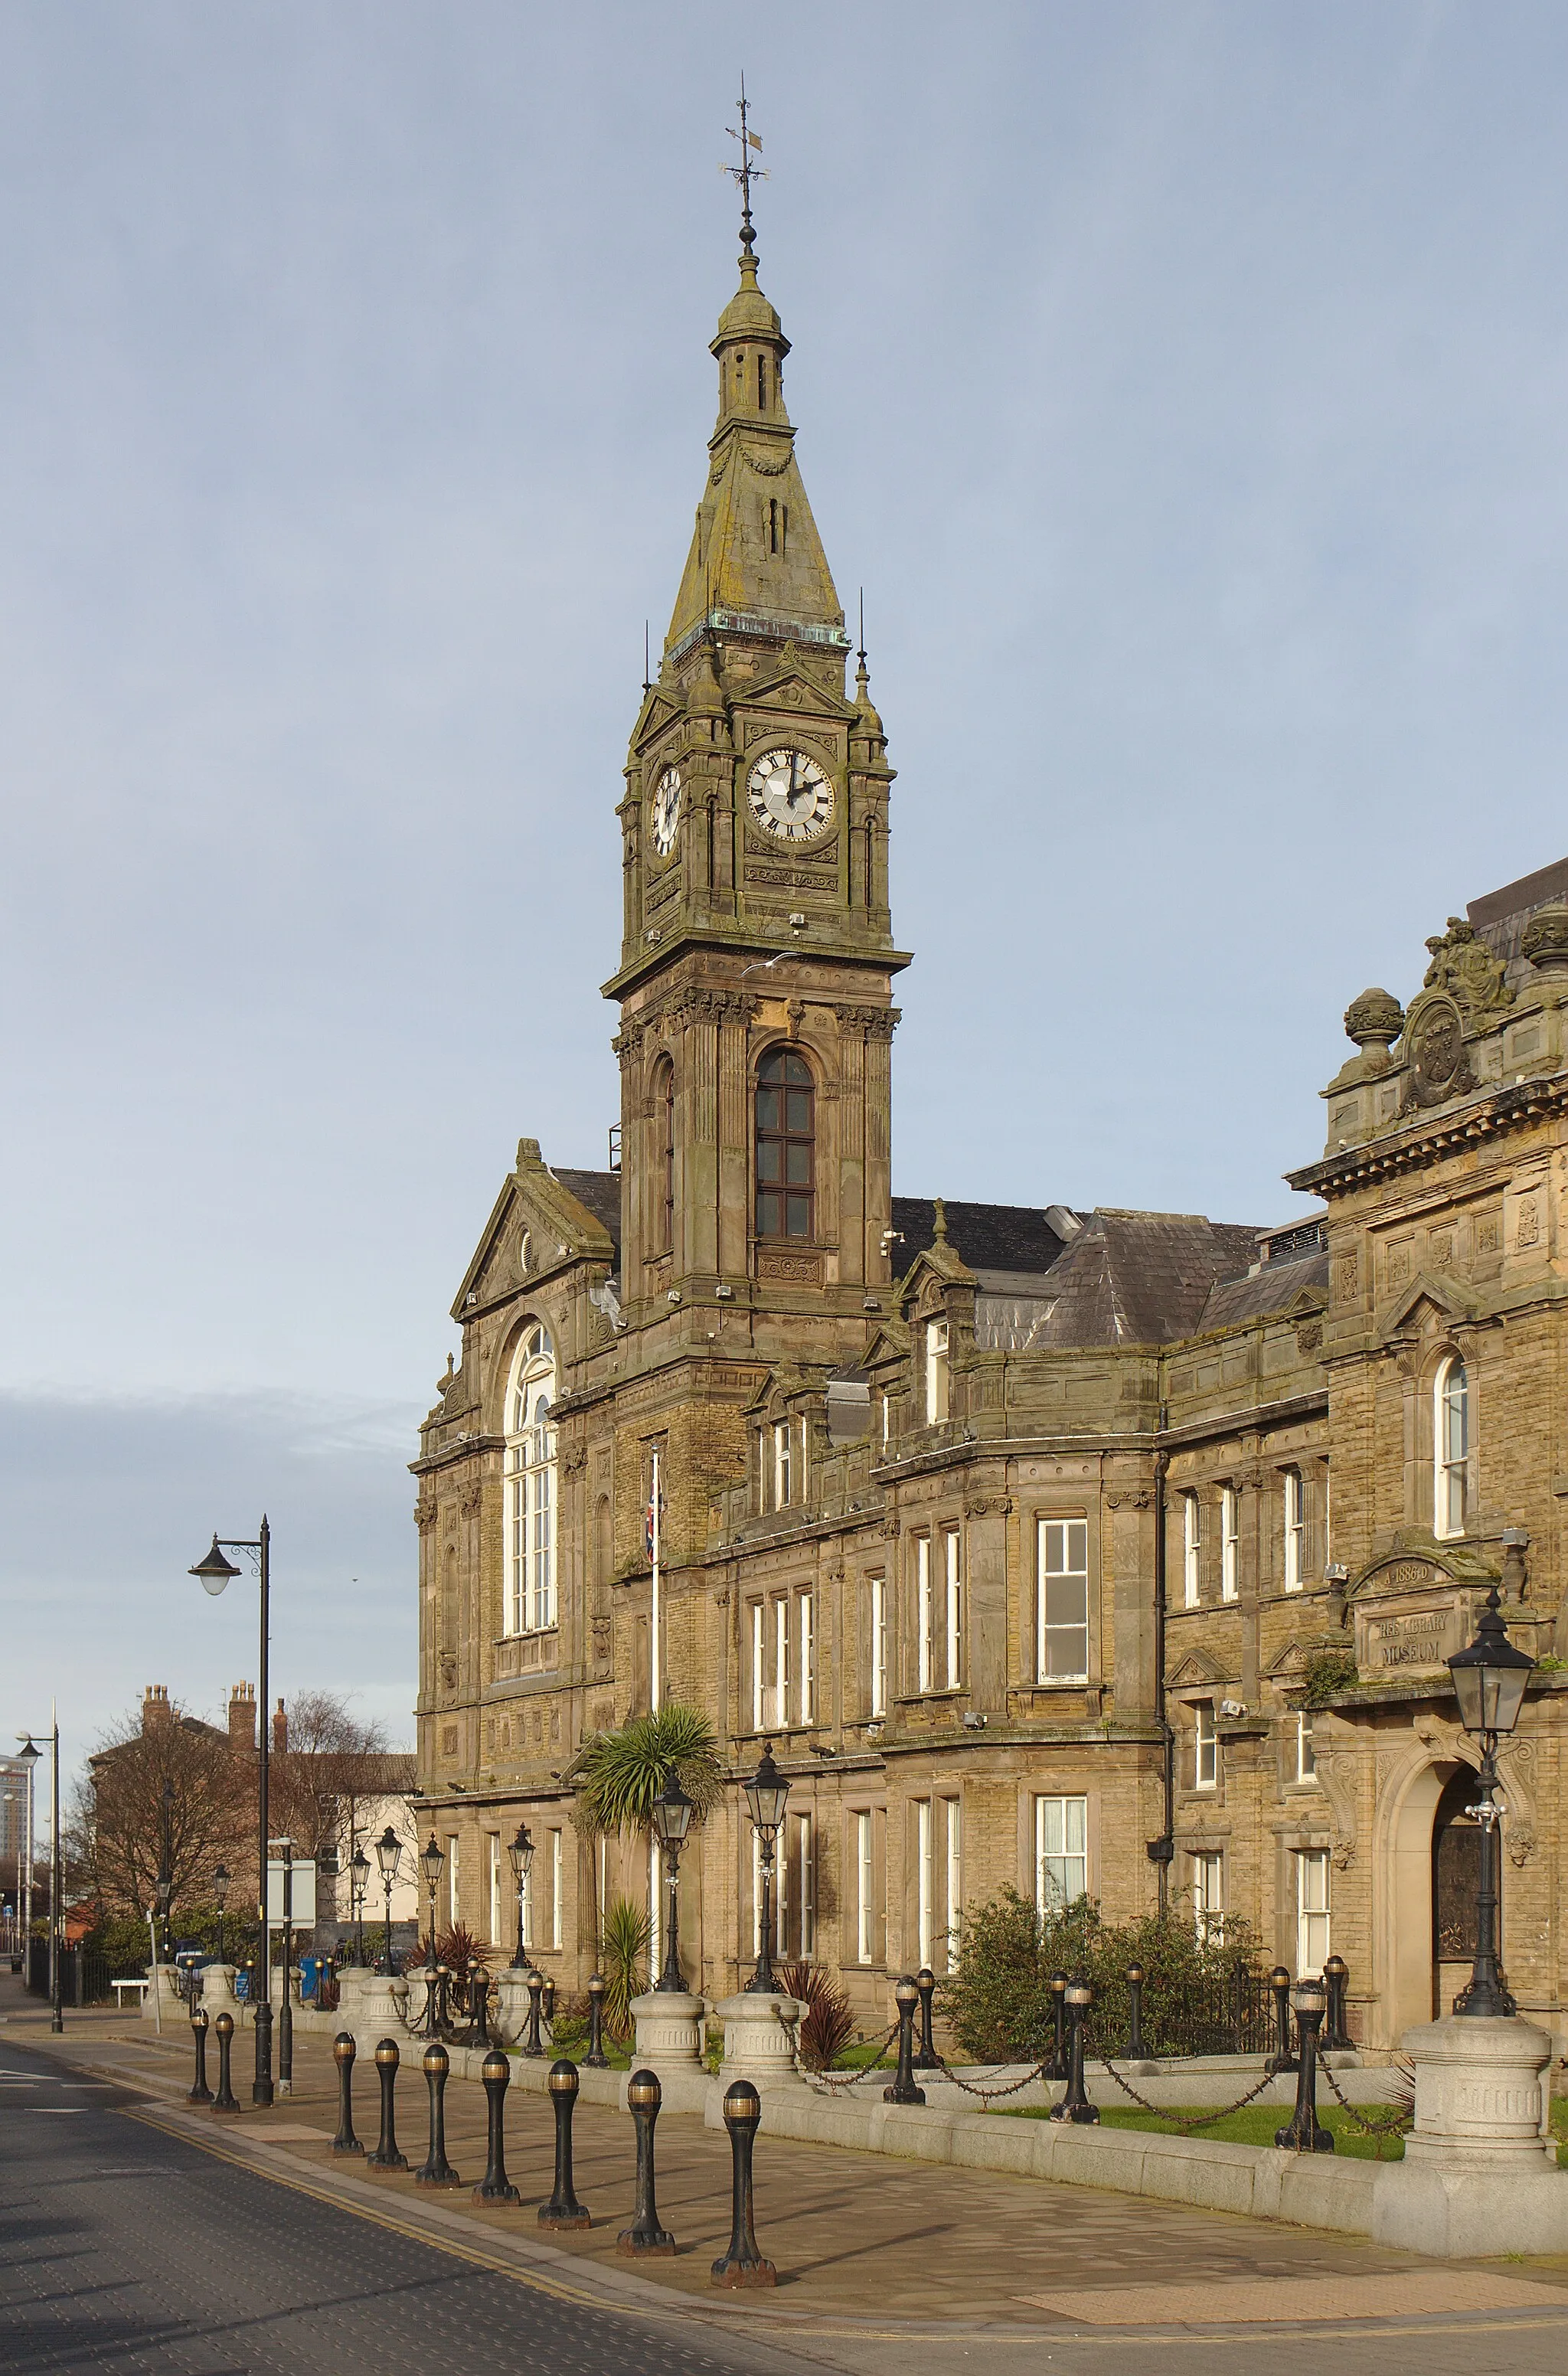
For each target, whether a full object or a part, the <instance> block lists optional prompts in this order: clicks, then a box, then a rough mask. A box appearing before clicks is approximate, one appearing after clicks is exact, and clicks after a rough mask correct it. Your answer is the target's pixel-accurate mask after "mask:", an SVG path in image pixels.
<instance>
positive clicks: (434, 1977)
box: [414, 1964, 441, 2037]
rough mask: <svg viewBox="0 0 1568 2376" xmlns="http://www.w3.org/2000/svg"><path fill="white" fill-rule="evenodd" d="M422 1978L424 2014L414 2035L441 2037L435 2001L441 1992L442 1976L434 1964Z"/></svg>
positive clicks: (424, 1972)
mask: <svg viewBox="0 0 1568 2376" xmlns="http://www.w3.org/2000/svg"><path fill="white" fill-rule="evenodd" d="M422 1978H423V1981H424V2012H423V2014H422V2017H421V2020H420V2026H419V2028H418V2029H417V2030H416V2032H415V2033H414V2034H415V2036H416V2037H440V2035H441V2024H440V2021H439V2019H438V2018H437V2015H436V2010H435V2000H436V1998H437V1996H438V1995H439V1993H440V1990H441V1974H440V1971H439V1969H438V1968H437V1966H435V1965H434V1964H427V1965H426V1966H425V1967H424V1971H423V1973H422Z"/></svg>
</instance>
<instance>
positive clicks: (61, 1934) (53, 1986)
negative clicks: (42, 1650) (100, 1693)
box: [29, 1717, 65, 2037]
mask: <svg viewBox="0 0 1568 2376" xmlns="http://www.w3.org/2000/svg"><path fill="white" fill-rule="evenodd" d="M29 1738H31V1735H29ZM53 1744H54V1745H53V1753H52V1757H51V1762H50V1776H51V1787H52V1788H53V1830H52V1831H51V1833H50V1835H49V2027H50V2031H51V2034H52V2035H53V2036H54V2037H59V2036H60V2034H61V2033H62V2032H63V2031H64V2029H65V1993H64V1983H65V1971H64V1968H63V1966H64V1964H65V1907H63V1905H62V1904H61V1899H62V1898H63V1896H64V1895H65V1855H64V1851H63V1845H62V1842H61V1838H60V1723H59V1718H58V1717H56V1718H55V1720H54V1723H53Z"/></svg>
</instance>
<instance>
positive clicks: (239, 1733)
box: [229, 1683, 255, 1752]
mask: <svg viewBox="0 0 1568 2376" xmlns="http://www.w3.org/2000/svg"><path fill="white" fill-rule="evenodd" d="M229 1746H230V1748H231V1749H248V1750H251V1751H253V1752H254V1750H255V1687H254V1685H252V1684H250V1683H236V1684H235V1685H234V1688H233V1690H232V1692H231V1693H230V1694H229Z"/></svg>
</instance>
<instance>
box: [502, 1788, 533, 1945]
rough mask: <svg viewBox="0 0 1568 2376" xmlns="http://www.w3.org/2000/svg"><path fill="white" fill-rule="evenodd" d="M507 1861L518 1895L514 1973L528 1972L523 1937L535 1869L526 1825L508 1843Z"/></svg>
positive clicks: (518, 1827) (531, 1844) (531, 1841)
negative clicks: (532, 1872) (530, 1883)
mask: <svg viewBox="0 0 1568 2376" xmlns="http://www.w3.org/2000/svg"><path fill="white" fill-rule="evenodd" d="M506 1861H507V1863H508V1864H509V1865H510V1866H511V1868H512V1880H513V1883H514V1884H515V1886H516V1889H517V1948H516V1950H515V1952H514V1954H513V1956H512V1969H513V1971H514V1972H526V1971H527V1970H528V1967H529V1951H528V1944H527V1942H526V1941H525V1939H524V1937H523V1930H524V1925H525V1919H526V1912H527V1907H528V1895H529V1872H530V1871H532V1869H533V1839H532V1837H531V1835H530V1834H529V1827H528V1825H527V1824H518V1825H517V1838H516V1839H514V1840H508V1841H507V1843H506Z"/></svg>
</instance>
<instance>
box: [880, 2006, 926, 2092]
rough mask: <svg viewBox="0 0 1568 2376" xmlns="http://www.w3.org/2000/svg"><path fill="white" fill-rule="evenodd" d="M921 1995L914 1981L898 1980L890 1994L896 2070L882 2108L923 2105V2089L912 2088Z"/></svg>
mask: <svg viewBox="0 0 1568 2376" xmlns="http://www.w3.org/2000/svg"><path fill="white" fill-rule="evenodd" d="M920 2001H921V1992H920V1990H919V1989H917V1988H916V1986H915V1984H914V1982H913V1980H911V1979H909V1978H904V1979H901V1980H900V1981H899V1983H898V1985H897V1988H896V1989H895V1990H894V1991H893V2002H894V2003H895V2004H896V2005H897V2008H898V2068H897V2073H895V2074H894V2080H893V2085H892V2086H891V2087H885V2088H884V2089H883V2091H882V2100H883V2102H884V2103H885V2104H923V2103H924V2102H925V2089H924V2088H923V2087H917V2086H916V2085H915V2051H914V2037H915V2007H916V2005H918V2004H919V2002H920Z"/></svg>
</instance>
